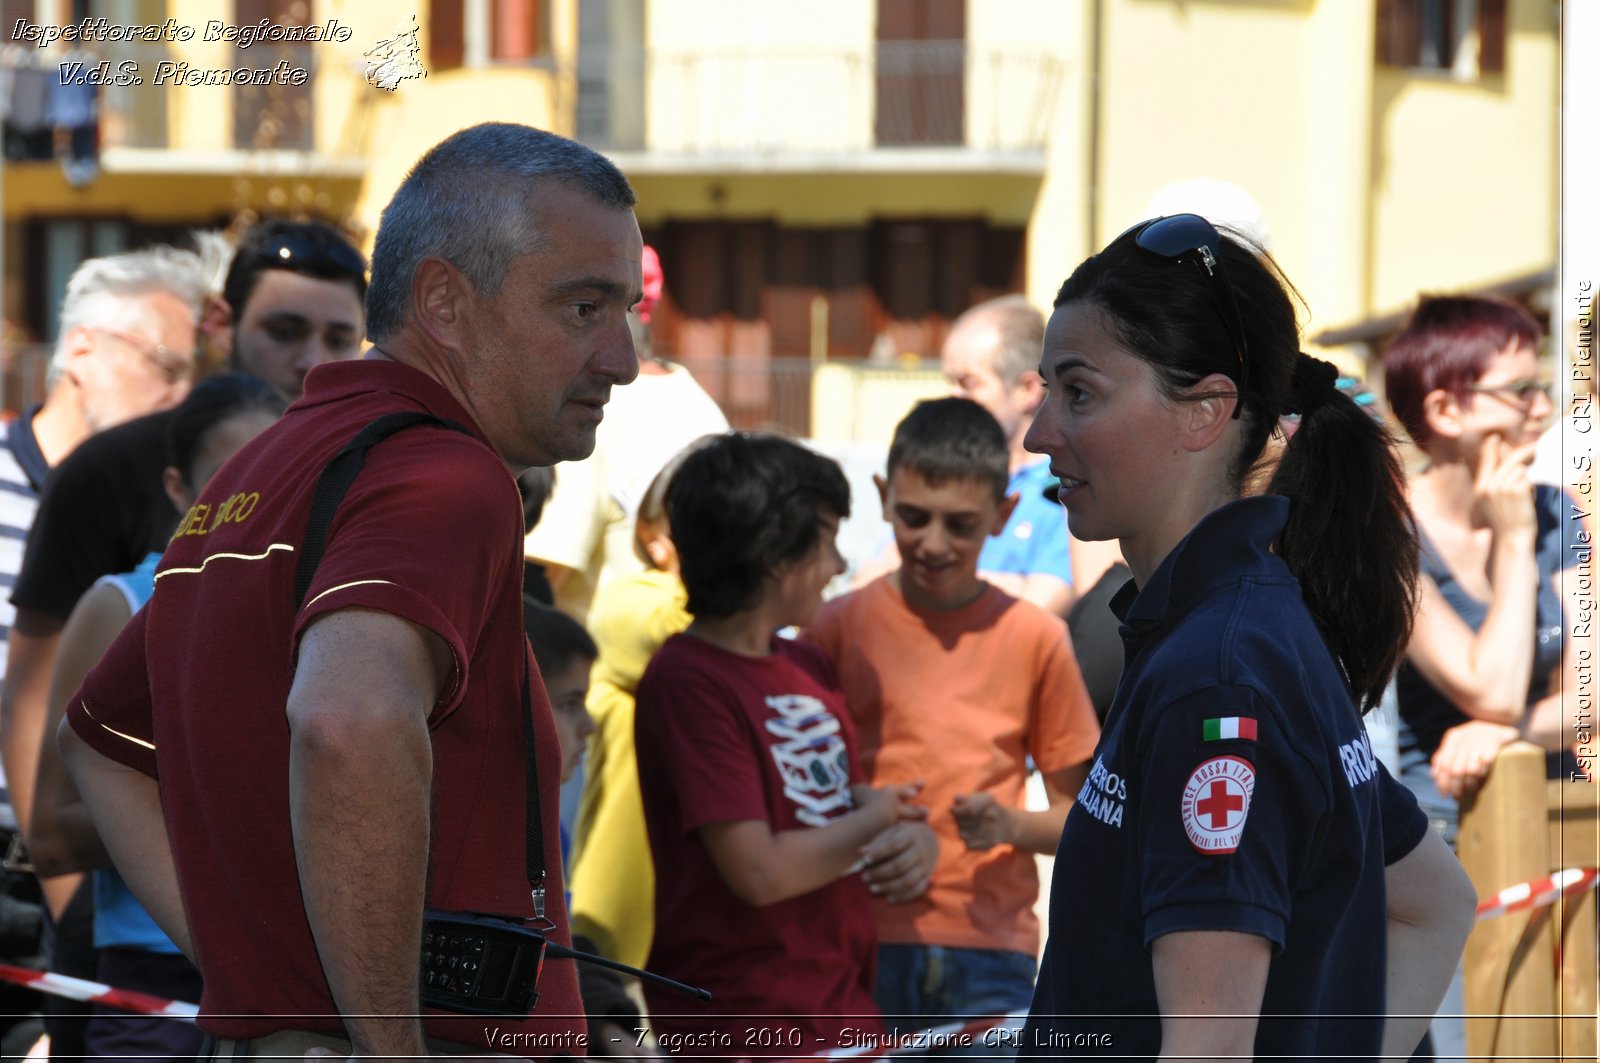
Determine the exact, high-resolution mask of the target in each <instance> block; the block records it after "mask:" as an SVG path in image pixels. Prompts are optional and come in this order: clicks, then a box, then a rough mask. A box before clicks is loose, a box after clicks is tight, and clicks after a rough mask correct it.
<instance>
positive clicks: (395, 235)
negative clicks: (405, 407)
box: [367, 122, 635, 341]
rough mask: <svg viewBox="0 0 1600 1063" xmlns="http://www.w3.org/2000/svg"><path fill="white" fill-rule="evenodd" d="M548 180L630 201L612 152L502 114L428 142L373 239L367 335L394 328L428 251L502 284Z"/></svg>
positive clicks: (615, 202)
mask: <svg viewBox="0 0 1600 1063" xmlns="http://www.w3.org/2000/svg"><path fill="white" fill-rule="evenodd" d="M540 181H552V182H555V183H557V184H561V185H565V186H566V187H568V188H572V189H576V190H578V191H580V192H583V193H585V194H587V195H589V196H591V197H593V198H594V199H595V200H596V201H598V202H599V203H600V204H601V205H603V206H607V207H614V208H616V209H617V210H629V209H631V208H632V207H633V205H634V202H635V199H634V195H633V188H632V186H630V185H629V184H628V179H627V178H626V177H624V176H623V175H622V171H620V170H618V169H617V168H616V166H614V165H613V164H612V163H611V161H610V160H609V159H607V158H606V157H605V156H603V155H601V154H599V153H598V152H596V151H592V150H591V149H589V148H586V147H584V146H583V145H581V144H578V143H576V142H574V141H571V140H568V139H567V138H565V137H561V136H557V135H556V134H554V133H549V132H546V131H544V130H542V129H534V128H532V127H530V126H523V125H514V124H512V123H509V122H485V123H483V124H482V125H475V126H472V127H471V128H469V129H463V130H462V131H461V132H459V133H456V134H454V135H452V136H449V137H446V138H445V139H444V140H442V141H440V142H439V143H438V144H437V145H435V146H434V147H433V149H432V150H430V151H429V152H428V153H427V154H426V155H424V156H423V157H422V158H421V160H419V161H418V163H417V165H416V166H415V167H413V168H412V170H411V173H410V174H408V175H407V176H406V179H405V181H404V182H402V183H401V185H400V188H399V190H398V191H397V192H395V194H394V198H393V199H391V200H390V201H389V205H388V206H387V207H385V208H384V209H383V215H382V217H381V218H380V220H379V222H378V236H377V239H376V241H375V242H374V243H373V248H372V283H371V285H370V286H369V287H368V289H367V335H368V336H369V337H371V338H372V339H373V340H374V341H382V340H384V339H387V338H388V337H389V336H391V335H393V334H394V333H395V332H397V331H399V329H400V327H401V326H402V325H403V324H404V323H405V319H406V315H407V312H408V311H409V309H410V303H411V277H412V274H413V273H415V272H416V269H417V263H419V262H421V261H422V260H423V259H424V258H427V257H428V256H430V255H433V256H437V257H439V258H442V259H444V260H445V261H447V262H449V263H451V264H452V265H454V266H455V267H456V268H457V269H459V270H461V272H462V273H464V274H465V275H466V277H467V279H468V280H470V281H471V282H472V284H473V287H475V288H476V289H477V290H478V292H479V294H481V295H485V296H493V295H495V294H496V293H498V292H499V291H500V285H501V283H502V282H503V281H504V280H505V276H506V270H507V269H509V268H510V266H511V260H512V259H514V258H516V257H517V256H518V255H526V254H530V253H532V252H533V251H536V250H537V249H538V247H539V243H540V238H541V234H540V233H539V232H538V231H537V229H536V227H535V225H534V209H533V208H534V206H535V204H536V199H535V193H536V184H535V182H540Z"/></svg>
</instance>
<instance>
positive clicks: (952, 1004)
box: [805, 398, 1099, 1030]
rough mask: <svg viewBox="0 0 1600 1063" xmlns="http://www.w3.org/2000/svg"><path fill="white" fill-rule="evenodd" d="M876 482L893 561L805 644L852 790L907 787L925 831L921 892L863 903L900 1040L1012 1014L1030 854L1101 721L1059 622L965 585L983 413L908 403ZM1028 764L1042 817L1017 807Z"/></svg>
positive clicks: (983, 489) (837, 603)
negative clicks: (929, 868) (838, 688)
mask: <svg viewBox="0 0 1600 1063" xmlns="http://www.w3.org/2000/svg"><path fill="white" fill-rule="evenodd" d="M876 481H877V485H878V491H879V494H880V495H881V496H882V499H883V512H884V518H885V519H886V520H888V521H889V522H890V524H891V525H892V526H893V528H894V536H895V543H896V545H897V546H898V547H899V552H900V558H901V567H900V568H899V569H897V570H896V571H894V572H891V573H889V574H888V575H886V576H883V577H881V578H879V579H877V580H875V581H873V582H872V583H869V584H867V585H866V586H865V587H862V588H860V589H859V590H856V591H854V592H852V593H850V594H847V595H844V596H843V597H840V598H836V599H834V600H833V601H830V602H828V603H826V604H825V605H824V606H823V608H822V610H821V611H820V612H819V614H818V616H817V619H816V621H815V622H814V623H813V624H812V626H811V627H810V628H809V629H808V630H807V631H806V633H805V637H806V638H807V639H809V640H810V641H812V642H815V643H816V644H817V645H819V646H821V647H822V648H824V649H826V650H827V651H828V653H829V654H830V655H831V656H832V657H833V659H834V661H835V662H836V663H837V667H838V671H839V678H840V681H841V685H842V687H843V689H844V693H845V700H846V704H847V705H848V706H849V711H850V714H851V716H852V718H853V720H854V722H855V725H856V731H857V734H858V735H859V740H860V745H861V762H862V767H863V770H864V771H865V772H866V774H867V777H868V779H869V780H870V781H871V783H872V784H873V785H874V786H898V785H908V784H914V783H917V782H919V781H920V782H921V783H922V784H923V789H922V791H921V793H920V795H919V800H920V801H921V803H922V804H924V805H925V806H926V807H927V808H928V809H929V817H928V822H929V824H930V825H931V826H932V827H933V828H934V831H935V833H936V834H937V835H938V837H939V857H938V862H937V864H936V866H935V869H934V874H933V881H932V885H931V887H930V888H929V890H928V891H927V892H926V893H925V894H923V895H922V896H921V897H919V898H917V899H915V900H912V901H908V902H904V903H900V904H889V903H887V902H885V901H883V900H882V899H879V900H878V901H876V902H875V905H874V910H875V914H876V916H877V924H878V933H879V940H880V945H879V950H878V974H877V986H876V997H877V1001H878V1004H879V1006H880V1007H881V1008H882V1009H883V1012H884V1016H885V1018H886V1019H887V1020H888V1021H889V1022H890V1023H891V1024H894V1025H895V1026H896V1029H898V1030H914V1029H918V1028H921V1027H925V1026H928V1025H930V1024H931V1022H930V1021H929V1020H932V1019H934V1018H935V1017H938V1018H948V1017H957V1016H963V1015H966V1016H972V1015H995V1014H1003V1013H1006V1012H1010V1011H1017V1010H1024V1009H1026V1008H1027V1007H1028V1005H1029V1002H1030V1000H1031V998H1032V995H1033V983H1034V978H1035V974H1036V957H1037V956H1038V952H1039V922H1038V919H1037V917H1036V916H1035V915H1034V911H1033V908H1034V905H1035V903H1036V902H1037V900H1038V896H1039V880H1038V875H1037V872H1036V870H1035V863H1034V854H1035V853H1046V854H1048V853H1053V852H1055V848H1056V842H1057V840H1058V839H1059V837H1060V835H1061V826H1062V822H1063V821H1064V820H1065V819H1066V815H1067V811H1068V809H1069V808H1070V807H1071V805H1072V801H1073V799H1074V796H1075V795H1076V794H1077V792H1078V789H1079V787H1081V786H1082V785H1083V782H1084V779H1085V778H1086V776H1087V774H1088V768H1089V759H1090V756H1091V754H1092V753H1093V751H1094V747H1095V743H1096V741H1097V740H1098V739H1099V726H1098V724H1097V723H1096V722H1095V715H1094V709H1093V707H1092V706H1091V704H1090V702H1089V697H1088V694H1087V692H1086V691H1085V689H1084V686H1083V679H1082V677H1081V676H1080V675H1079V672H1078V664H1077V660H1076V659H1075V658H1074V657H1073V653H1072V645H1071V642H1070V640H1069V638H1068V635H1067V631H1066V626H1065V625H1064V624H1063V623H1062V621H1061V620H1060V619H1059V618H1057V617H1055V616H1052V615H1051V614H1049V613H1046V612H1045V611H1044V610H1042V609H1040V608H1038V607H1037V606H1034V605H1031V604H1030V603H1028V602H1025V601H1021V600H1019V599H1016V598H1013V597H1012V596H1011V595H1009V594H1007V593H1005V592H1004V591H1002V590H1000V589H999V588H997V587H993V586H991V585H989V584H988V583H985V582H984V581H983V580H981V579H980V578H979V577H978V553H979V551H980V550H981V549H982V547H983V542H984V540H985V538H987V537H988V536H990V535H995V534H998V533H999V532H1000V530H1001V529H1002V528H1003V527H1004V526H1005V523H1006V518H1007V517H1008V516H1009V515H1010V512H1011V509H1012V506H1014V505H1015V503H1016V497H1015V496H1009V497H1008V496H1007V495H1006V493H1005V492H1006V484H1007V457H1006V441H1005V437H1004V435H1003V433H1002V432H1001V429H1000V426H999V424H998V423H997V422H996V421H995V419H994V418H993V416H991V415H990V414H989V413H988V412H987V411H986V410H984V409H983V407H981V406H979V405H978V404H977V403H974V402H971V401H970V400H967V399H959V398H951V399H935V400H932V401H928V402H923V403H920V404H918V405H917V407H916V408H915V409H914V410H912V411H911V413H910V414H909V415H907V417H906V418H905V419H904V420H903V421H901V422H900V424H899V426H898V427H897V428H896V429H895V436H894V442H893V443H892V445H891V446H890V449H889V465H888V476H887V479H885V478H883V477H877V478H876ZM1030 758H1031V760H1032V762H1033V765H1035V766H1036V767H1037V768H1038V770H1039V771H1040V773H1041V774H1042V776H1043V780H1044V785H1045V792H1046V793H1047V794H1048V795H1049V804H1050V807H1049V808H1048V810H1045V811H1028V810H1027V809H1026V808H1024V799H1023V792H1024V784H1025V783H1026V781H1027V776H1028V772H1029V760H1030ZM917 1017H920V1018H917ZM897 1020H898V1021H897Z"/></svg>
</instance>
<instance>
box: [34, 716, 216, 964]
mask: <svg viewBox="0 0 1600 1063" xmlns="http://www.w3.org/2000/svg"><path fill="white" fill-rule="evenodd" d="M57 743H58V748H59V749H60V751H61V759H62V761H63V762H64V763H65V764H66V766H67V771H68V772H69V773H70V774H71V775H72V781H73V783H74V784H75V785H76V786H77V788H78V793H79V794H81V795H82V797H83V803H84V804H85V805H86V806H87V807H88V809H89V815H90V817H91V818H92V819H93V820H94V825H95V828H96V829H97V830H98V831H99V832H100V836H101V837H102V838H104V839H105V843H106V850H107V851H108V852H109V853H110V854H111V859H112V860H114V861H115V862H116V865H117V870H118V871H119V872H121V874H122V878H123V880H124V881H125V882H127V884H128V888H129V889H130V890H132V891H133V895H134V896H135V897H137V898H138V899H139V903H140V904H142V905H144V908H145V911H147V912H149V913H150V915H151V917H152V918H154V919H155V921H156V925H157V926H159V927H161V929H162V930H164V931H166V934H167V936H168V937H169V938H171V939H172V942H173V944H175V945H177V946H178V948H179V949H181V950H183V954H184V955H185V956H188V957H189V958H190V959H191V960H193V959H194V945H193V944H192V943H191V941H190V937H189V920H188V917H187V916H186V915H185V914H184V910H183V899H182V896H181V895H180V894H179V892H178V872H177V868H176V866H175V865H174V864H173V860H172V842H171V840H170V839H169V838H168V837H167V823H166V820H165V819H164V818H163V817H162V814H161V791H160V789H159V788H158V786H157V784H156V780H155V779H152V778H151V777H150V776H148V775H146V774H144V773H143V772H140V771H135V770H134V769H133V768H129V767H126V766H125V765H122V764H119V763H117V762H116V761H114V760H112V759H111V758H109V757H106V756H102V755H101V754H100V753H98V752H96V751H95V750H93V749H91V748H90V747H89V746H88V745H87V744H86V743H85V742H84V741H83V739H81V738H79V737H78V733H77V732H76V731H74V730H73V729H72V725H71V723H69V722H68V721H65V720H63V721H62V723H61V728H60V730H59V731H58V732H57Z"/></svg>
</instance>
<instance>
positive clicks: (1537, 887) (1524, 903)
mask: <svg viewBox="0 0 1600 1063" xmlns="http://www.w3.org/2000/svg"><path fill="white" fill-rule="evenodd" d="M1597 880H1600V869H1596V868H1592V867H1583V868H1579V867H1569V868H1567V869H1566V870H1565V871H1557V872H1556V873H1555V874H1553V875H1549V876H1546V877H1545V878H1536V879H1534V880H1533V881H1532V882H1522V883H1518V884H1517V885H1515V886H1507V887H1506V888H1505V889H1503V890H1501V891H1500V892H1499V893H1497V894H1495V895H1494V896H1493V897H1490V898H1489V899H1488V900H1486V901H1484V902H1482V903H1481V904H1479V905H1478V918H1479V919H1492V918H1494V917H1495V916H1497V915H1505V914H1506V913H1507V912H1520V911H1522V910H1524V909H1527V908H1542V907H1544V906H1545V905H1547V904H1554V903H1555V900H1556V898H1557V897H1560V896H1563V895H1565V894H1568V893H1581V892H1582V891H1584V890H1589V889H1593V888H1594V886H1595V882H1596V881H1597Z"/></svg>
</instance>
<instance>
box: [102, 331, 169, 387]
mask: <svg viewBox="0 0 1600 1063" xmlns="http://www.w3.org/2000/svg"><path fill="white" fill-rule="evenodd" d="M91 328H92V331H94V332H98V333H100V334H101V335H103V336H110V337H111V338H112V339H114V340H116V341H117V342H118V343H121V344H123V345H124V346H126V347H131V348H133V349H134V350H136V351H138V352H139V354H140V355H141V356H143V358H144V360H145V361H147V362H149V363H150V364H151V365H153V366H155V370H156V373H157V374H159V375H160V377H161V379H162V380H164V381H166V382H167V383H168V384H179V383H182V382H183V381H185V380H190V379H192V378H193V377H194V370H195V364H194V353H193V352H192V351H191V352H190V353H188V354H180V353H178V352H177V351H174V350H172V349H170V348H168V347H164V346H162V345H161V344H159V343H147V342H145V341H144V340H141V339H140V338H139V337H137V336H130V335H128V334H127V333H126V332H118V331H117V330H116V329H109V328H100V327H99V326H92V327H91Z"/></svg>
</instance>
